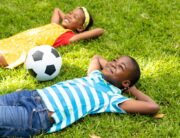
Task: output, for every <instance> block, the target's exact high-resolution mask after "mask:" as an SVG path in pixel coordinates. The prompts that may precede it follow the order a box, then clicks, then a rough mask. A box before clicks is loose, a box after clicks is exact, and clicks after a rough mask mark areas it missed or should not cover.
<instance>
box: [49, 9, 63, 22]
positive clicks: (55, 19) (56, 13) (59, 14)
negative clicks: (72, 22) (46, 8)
mask: <svg viewBox="0 0 180 138" xmlns="http://www.w3.org/2000/svg"><path fill="white" fill-rule="evenodd" d="M64 15H65V14H64V13H63V12H62V11H61V10H60V9H58V8H55V9H54V12H53V15H52V17H51V23H57V24H59V22H60V21H61V20H62V19H63V18H64Z"/></svg>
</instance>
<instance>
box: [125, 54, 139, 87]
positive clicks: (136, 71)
mask: <svg viewBox="0 0 180 138" xmlns="http://www.w3.org/2000/svg"><path fill="white" fill-rule="evenodd" d="M127 57H129V59H130V60H131V63H132V65H133V71H132V72H131V74H130V76H129V80H130V87H131V86H133V85H134V84H136V82H137V81H138V80H139V78H140V76H141V71H140V67H139V64H138V63H137V61H136V60H135V59H134V58H133V57H130V56H127Z"/></svg>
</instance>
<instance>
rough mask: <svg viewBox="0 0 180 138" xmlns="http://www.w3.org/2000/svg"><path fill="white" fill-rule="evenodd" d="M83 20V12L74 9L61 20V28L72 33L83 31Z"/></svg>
mask: <svg viewBox="0 0 180 138" xmlns="http://www.w3.org/2000/svg"><path fill="white" fill-rule="evenodd" d="M84 20H85V16H84V12H83V11H82V9H81V8H76V9H75V10H73V11H71V12H69V13H67V14H66V15H65V16H64V19H63V20H62V26H63V27H64V28H66V29H71V30H74V31H76V30H77V31H78V32H81V31H83V23H84Z"/></svg>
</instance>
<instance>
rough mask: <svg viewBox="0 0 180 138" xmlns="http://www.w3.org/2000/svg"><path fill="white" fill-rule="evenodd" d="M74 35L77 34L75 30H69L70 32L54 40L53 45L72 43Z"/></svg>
mask: <svg viewBox="0 0 180 138" xmlns="http://www.w3.org/2000/svg"><path fill="white" fill-rule="evenodd" d="M74 35H76V34H75V33H74V32H72V31H68V32H65V33H64V34H62V35H60V36H59V37H58V38H57V39H56V41H55V42H54V44H53V47H55V48H56V47H59V46H63V45H64V46H65V45H68V44H69V43H70V41H69V40H70V39H71V37H73V36H74Z"/></svg>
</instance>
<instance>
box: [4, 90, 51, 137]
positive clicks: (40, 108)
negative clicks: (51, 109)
mask: <svg viewBox="0 0 180 138" xmlns="http://www.w3.org/2000/svg"><path fill="white" fill-rule="evenodd" d="M50 127H51V123H50V120H49V118H48V110H47V108H46V106H45V104H44V103H43V101H42V99H41V97H40V96H39V95H38V93H37V91H29V90H22V91H18V92H14V93H10V94H6V95H1V96H0V137H21V138H22V137H24V138H28V137H31V136H34V135H38V134H41V133H46V131H48V130H49V128H50Z"/></svg>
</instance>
